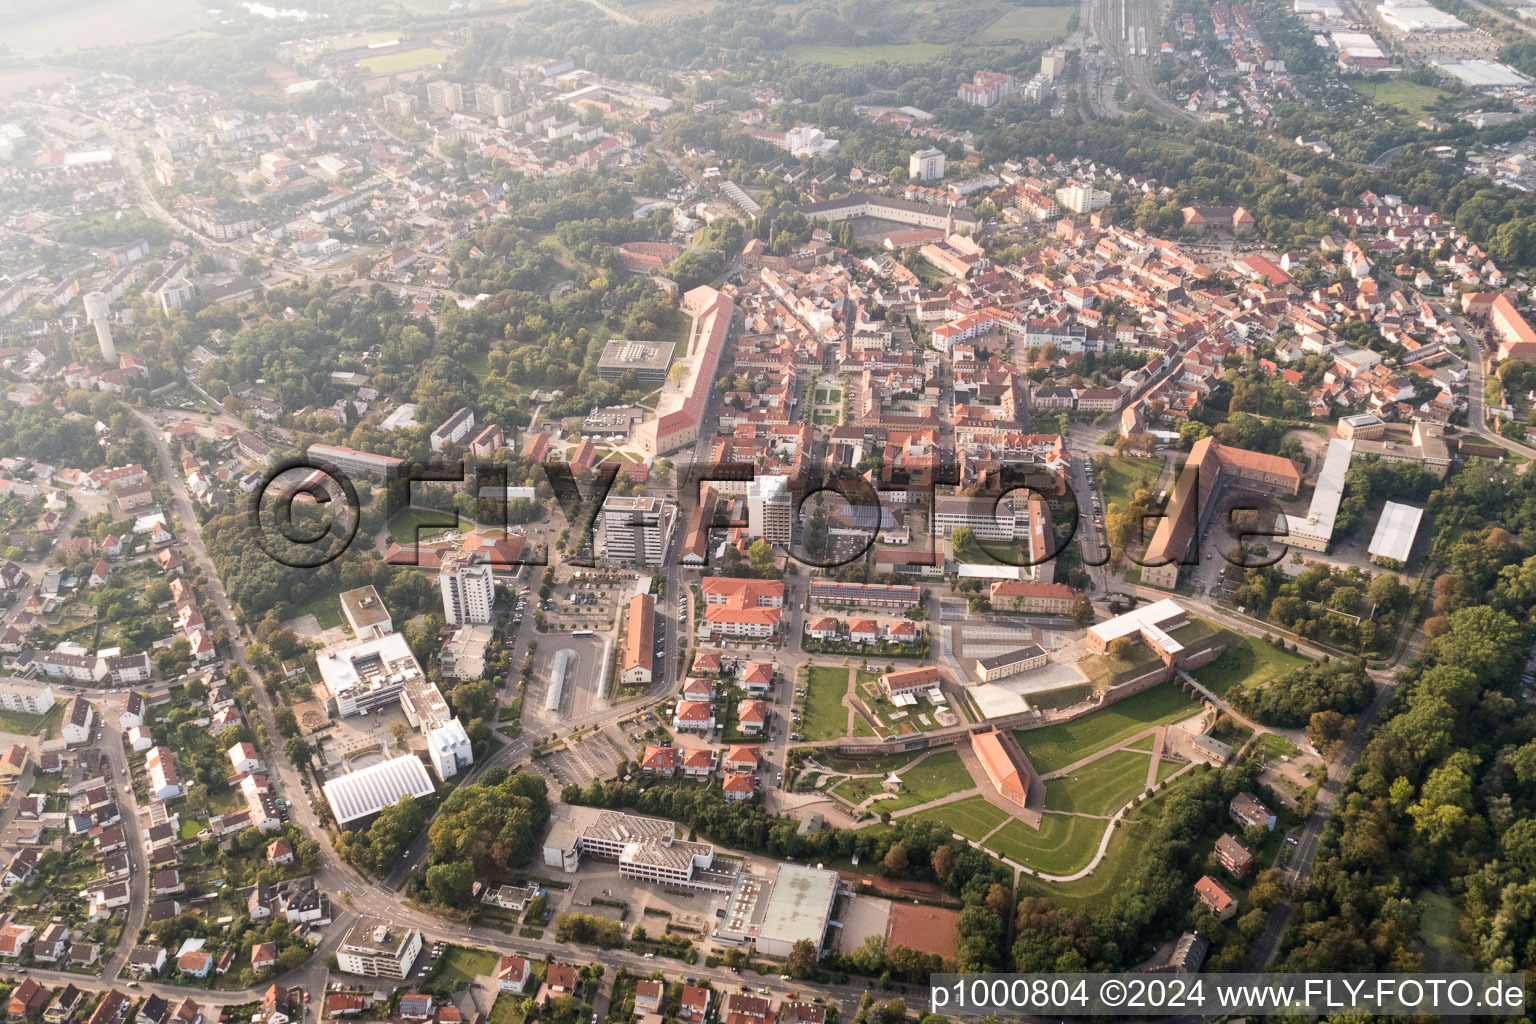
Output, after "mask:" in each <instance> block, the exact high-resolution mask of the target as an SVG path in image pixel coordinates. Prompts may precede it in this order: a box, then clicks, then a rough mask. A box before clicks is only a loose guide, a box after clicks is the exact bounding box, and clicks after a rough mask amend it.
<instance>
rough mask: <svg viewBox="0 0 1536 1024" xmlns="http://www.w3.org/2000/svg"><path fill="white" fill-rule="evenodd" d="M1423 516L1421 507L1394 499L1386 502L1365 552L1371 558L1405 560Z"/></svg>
mask: <svg viewBox="0 0 1536 1024" xmlns="http://www.w3.org/2000/svg"><path fill="white" fill-rule="evenodd" d="M1423 517H1424V510H1423V509H1421V508H1414V507H1413V506H1412V505H1399V504H1398V503H1397V502H1395V501H1389V502H1387V503H1386V505H1385V506H1383V508H1382V510H1381V519H1380V521H1379V522H1377V524H1376V532H1375V533H1374V534H1373V535H1372V536H1371V543H1370V546H1369V547H1368V548H1366V552H1367V553H1368V554H1369V555H1370V556H1371V557H1372V558H1390V559H1392V560H1393V561H1396V562H1407V561H1408V553H1409V552H1411V551H1412V550H1413V539H1414V538H1415V537H1417V536H1418V535H1419V520H1420V519H1422V518H1423Z"/></svg>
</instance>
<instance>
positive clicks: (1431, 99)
mask: <svg viewBox="0 0 1536 1024" xmlns="http://www.w3.org/2000/svg"><path fill="white" fill-rule="evenodd" d="M1349 87H1350V88H1351V89H1353V90H1355V92H1357V93H1359V94H1360V95H1361V96H1364V97H1365V98H1366V99H1367V100H1369V101H1370V102H1371V103H1374V104H1375V105H1376V106H1378V107H1396V108H1397V109H1398V110H1401V111H1402V112H1403V113H1405V114H1407V115H1409V116H1410V117H1414V118H1418V117H1422V116H1424V115H1425V114H1426V113H1428V112H1429V108H1430V107H1432V106H1434V105H1436V104H1437V103H1439V102H1440V101H1441V100H1444V99H1445V98H1446V97H1447V96H1449V95H1451V94H1450V93H1448V92H1446V91H1445V90H1444V89H1437V88H1435V87H1434V86H1432V85H1419V84H1418V83H1416V82H1408V81H1402V80H1397V79H1394V80H1392V81H1385V82H1351V83H1350V86H1349Z"/></svg>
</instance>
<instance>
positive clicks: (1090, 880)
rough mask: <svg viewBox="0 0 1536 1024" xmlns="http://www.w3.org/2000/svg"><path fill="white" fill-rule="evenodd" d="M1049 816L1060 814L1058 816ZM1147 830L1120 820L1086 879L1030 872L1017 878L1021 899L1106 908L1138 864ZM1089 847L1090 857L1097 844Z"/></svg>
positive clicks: (1068, 907) (1076, 907)
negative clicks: (1052, 877) (1056, 879)
mask: <svg viewBox="0 0 1536 1024" xmlns="http://www.w3.org/2000/svg"><path fill="white" fill-rule="evenodd" d="M1049 817H1059V815H1050V816H1049ZM1080 820H1085V821H1086V820H1090V819H1080ZM1146 830H1147V826H1146V824H1145V823H1143V822H1139V821H1131V820H1129V819H1127V820H1126V821H1125V822H1123V823H1122V824H1121V826H1120V827H1119V828H1117V829H1115V834H1114V835H1113V836H1111V837H1110V840H1109V849H1108V850H1106V851H1105V852H1104V859H1103V860H1102V861H1100V862H1099V866H1098V867H1097V868H1096V869H1094V872H1093V874H1091V875H1089V876H1088V877H1087V878H1079V879H1078V880H1077V881H1075V882H1047V881H1044V880H1042V879H1039V878H1032V877H1030V876H1029V875H1023V876H1021V877H1020V878H1019V896H1020V898H1023V897H1025V896H1045V897H1048V898H1049V899H1050V900H1051V902H1052V903H1055V904H1056V905H1057V906H1058V907H1061V908H1062V909H1064V910H1085V911H1092V910H1099V909H1103V908H1105V907H1107V906H1108V905H1109V903H1110V902H1111V901H1112V900H1113V899H1114V898H1115V897H1116V896H1117V895H1119V894H1120V893H1122V892H1124V891H1125V887H1126V885H1127V883H1129V881H1130V880H1131V877H1132V875H1133V874H1134V872H1135V870H1136V867H1137V863H1138V861H1137V854H1138V853H1139V852H1140V849H1141V838H1142V836H1143V835H1144V834H1145V833H1146ZM1007 831H1008V830H1007V829H1004V830H1003V831H1002V832H999V833H998V836H1002V835H1003V834H1004V833H1006V832H1007ZM1103 834H1104V833H1103V830H1102V829H1101V830H1100V831H1099V836H1100V837H1101V838H1102V836H1103ZM994 838H996V837H994ZM1089 849H1090V853H1089V855H1088V856H1089V857H1090V858H1092V856H1093V854H1092V852H1091V851H1092V850H1096V849H1098V847H1097V846H1090V847H1089ZM1079 866H1081V865H1079ZM1073 870H1076V868H1074V869H1073ZM1052 874H1071V872H1060V871H1057V872H1052Z"/></svg>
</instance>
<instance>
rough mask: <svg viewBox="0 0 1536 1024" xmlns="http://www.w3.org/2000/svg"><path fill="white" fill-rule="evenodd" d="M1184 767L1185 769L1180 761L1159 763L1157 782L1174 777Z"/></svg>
mask: <svg viewBox="0 0 1536 1024" xmlns="http://www.w3.org/2000/svg"><path fill="white" fill-rule="evenodd" d="M1182 767H1184V765H1183V764H1181V763H1180V762H1178V761H1159V762H1157V781H1158V782H1162V781H1163V780H1164V779H1166V778H1168V776H1170V775H1172V774H1173V773H1174V772H1176V771H1178V770H1179V769H1180V768H1182Z"/></svg>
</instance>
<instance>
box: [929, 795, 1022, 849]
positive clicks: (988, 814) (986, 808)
mask: <svg viewBox="0 0 1536 1024" xmlns="http://www.w3.org/2000/svg"><path fill="white" fill-rule="evenodd" d="M912 817H914V818H917V819H919V820H921V821H936V822H938V823H939V824H941V825H943V826H944V827H945V828H947V829H949V830H950V831H952V832H957V833H959V834H960V835H962V836H964V837H965V838H967V839H976V840H979V839H980V838H981V837H982V836H984V835H986V834H987V833H988V832H991V831H992V830H993V829H995V828H997V826H998V825H1000V824H1002V823H1003V822H1004V821H1005V820H1006V819H1007V818H1008V815H1007V814H1006V813H1004V812H1003V811H1001V810H998V809H997V808H996V807H993V806H992V805H991V804H989V803H987V800H986V798H985V797H980V796H973V797H967V798H966V799H964V800H956V801H955V802H954V803H951V804H945V805H944V806H943V807H933V808H930V809H929V810H926V811H919V812H918V813H916V814H914V815H912Z"/></svg>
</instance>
